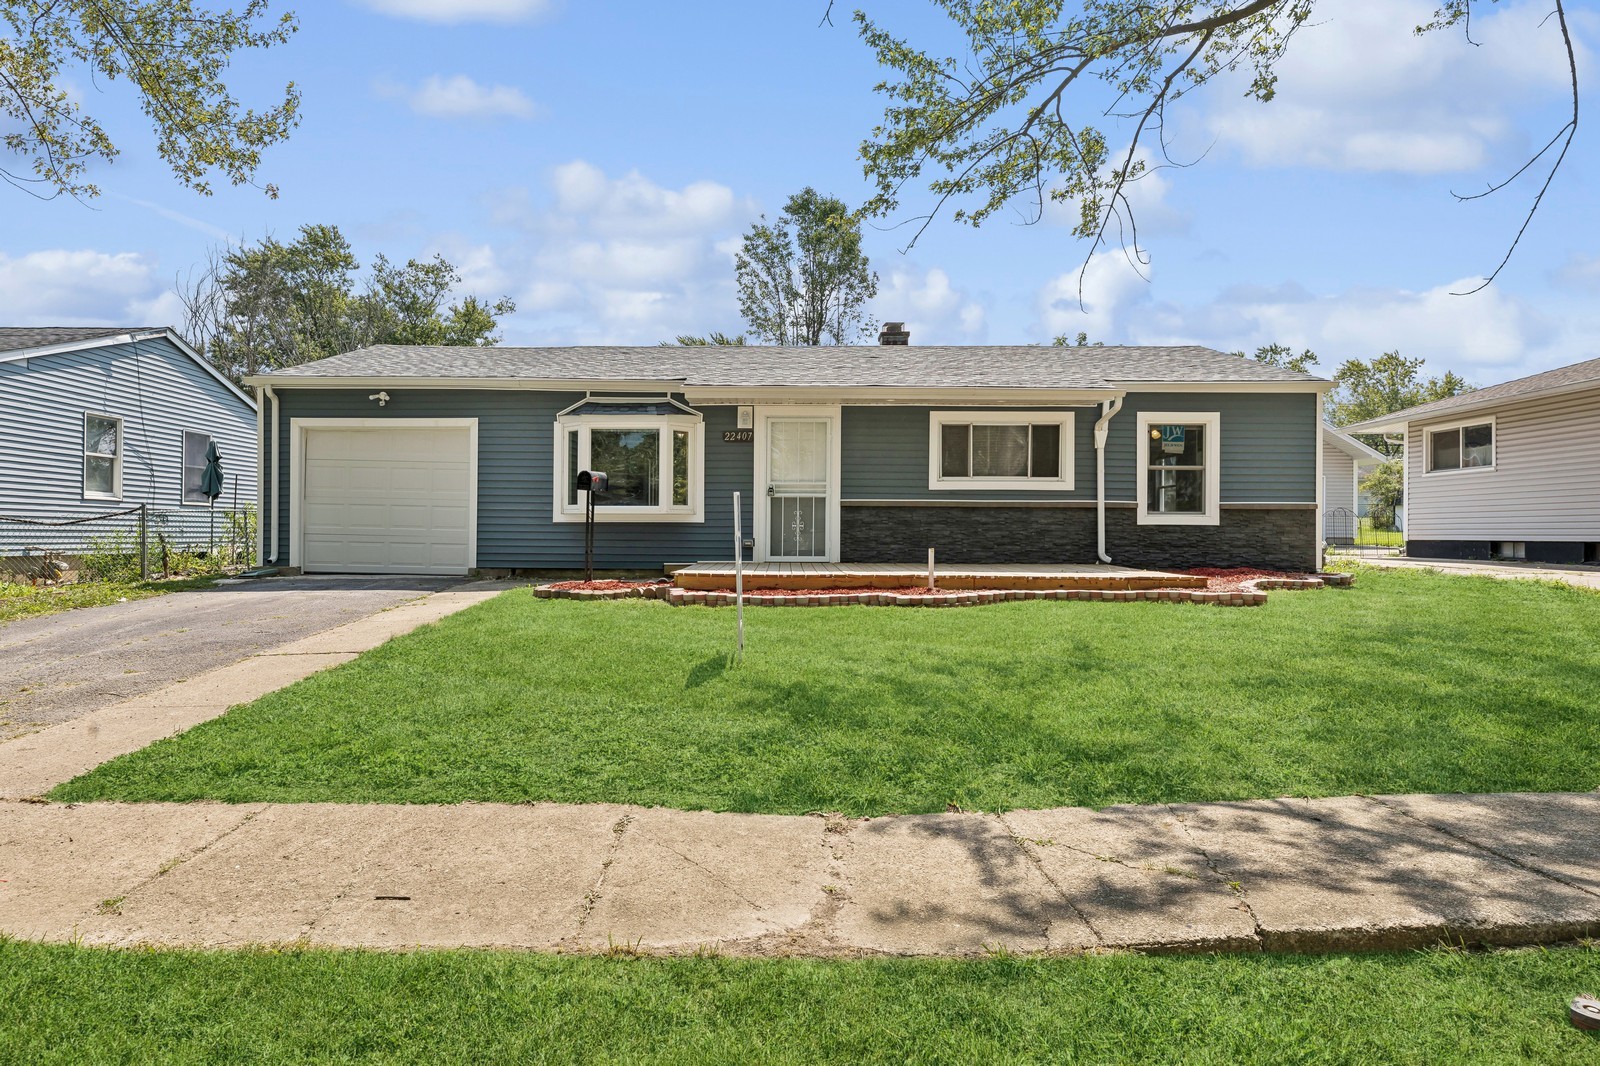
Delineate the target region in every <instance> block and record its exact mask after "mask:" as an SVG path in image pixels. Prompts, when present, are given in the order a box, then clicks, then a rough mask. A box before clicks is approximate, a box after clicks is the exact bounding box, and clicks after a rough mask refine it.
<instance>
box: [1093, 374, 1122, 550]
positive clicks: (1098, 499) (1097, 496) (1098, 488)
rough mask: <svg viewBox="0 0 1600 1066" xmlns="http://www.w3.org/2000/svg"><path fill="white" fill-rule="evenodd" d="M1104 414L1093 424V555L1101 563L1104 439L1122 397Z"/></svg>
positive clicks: (1110, 402) (1103, 546) (1114, 399)
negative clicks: (1097, 557)
mask: <svg viewBox="0 0 1600 1066" xmlns="http://www.w3.org/2000/svg"><path fill="white" fill-rule="evenodd" d="M1101 410H1102V411H1103V412H1104V413H1103V414H1101V416H1100V419H1099V421H1097V422H1096V423H1095V424H1094V481H1095V487H1094V504H1095V554H1096V555H1097V556H1099V558H1100V561H1101V562H1102V563H1109V562H1110V561H1111V556H1109V555H1107V554H1106V439H1107V438H1108V437H1110V435H1111V419H1112V418H1113V417H1115V416H1116V413H1117V412H1118V411H1120V410H1122V397H1121V396H1115V397H1112V398H1111V399H1109V400H1107V401H1106V402H1105V403H1104V404H1103V405H1102V407H1101Z"/></svg>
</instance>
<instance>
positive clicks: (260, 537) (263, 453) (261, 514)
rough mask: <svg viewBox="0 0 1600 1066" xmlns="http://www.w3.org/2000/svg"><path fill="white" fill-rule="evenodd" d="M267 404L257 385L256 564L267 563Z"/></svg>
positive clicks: (262, 564)
mask: <svg viewBox="0 0 1600 1066" xmlns="http://www.w3.org/2000/svg"><path fill="white" fill-rule="evenodd" d="M266 517H267V405H266V403H265V402H264V401H263V400H262V398H261V386H260V385H257V386H256V565H257V566H265V565H267V524H266V522H265V521H264V519H265V518H266Z"/></svg>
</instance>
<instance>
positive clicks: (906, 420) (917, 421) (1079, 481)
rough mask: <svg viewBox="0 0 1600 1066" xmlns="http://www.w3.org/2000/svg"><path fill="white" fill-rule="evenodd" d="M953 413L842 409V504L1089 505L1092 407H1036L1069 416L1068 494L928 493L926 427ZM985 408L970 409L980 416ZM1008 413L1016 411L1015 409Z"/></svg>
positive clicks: (1094, 414) (1023, 491) (1091, 491)
mask: <svg viewBox="0 0 1600 1066" xmlns="http://www.w3.org/2000/svg"><path fill="white" fill-rule="evenodd" d="M954 410H966V409H965V408H957V407H846V408H845V409H844V411H843V414H842V416H841V417H842V419H843V423H844V425H843V428H842V429H841V430H840V441H841V449H842V454H841V460H842V463H843V466H844V469H843V471H842V472H841V475H840V479H839V480H840V482H841V484H840V499H844V500H1092V499H1094V423H1095V419H1097V418H1098V417H1100V412H1099V410H1098V409H1097V408H1094V407H1063V408H1047V407H1039V408H1034V410H1040V411H1046V410H1050V411H1056V410H1059V411H1063V412H1066V411H1070V412H1071V413H1072V456H1073V459H1072V461H1073V480H1072V485H1073V487H1072V490H1071V491H1070V492H1062V491H1055V492H1040V491H1037V490H1030V489H1011V490H999V489H965V490H957V491H949V490H946V489H938V490H934V489H930V488H928V423H929V419H930V417H931V415H932V412H934V411H954ZM983 410H984V409H983V408H973V409H972V411H973V413H974V415H979V414H980V413H981V411H983ZM1012 410H1015V408H1013V409H1012Z"/></svg>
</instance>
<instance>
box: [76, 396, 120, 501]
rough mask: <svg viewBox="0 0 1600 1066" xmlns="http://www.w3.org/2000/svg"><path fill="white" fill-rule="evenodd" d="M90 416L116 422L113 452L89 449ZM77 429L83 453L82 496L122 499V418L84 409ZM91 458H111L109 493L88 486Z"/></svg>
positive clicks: (94, 498) (98, 498) (79, 444)
mask: <svg viewBox="0 0 1600 1066" xmlns="http://www.w3.org/2000/svg"><path fill="white" fill-rule="evenodd" d="M91 418H99V419H103V420H104V421H107V422H115V423H116V424H117V450H116V452H115V453H114V454H111V455H107V454H106V453H105V452H91V451H90V450H89V419H91ZM79 430H80V432H79V434H78V446H79V450H80V451H81V452H82V453H83V498H84V499H86V500H120V499H122V449H123V444H124V435H123V427H122V419H120V418H118V417H117V416H116V415H106V414H101V413H100V412H99V411H85V412H83V421H82V422H81V423H80V424H79ZM91 458H94V459H110V460H111V484H112V489H111V491H110V492H109V493H106V492H96V491H94V490H93V489H91V488H89V460H90V459H91Z"/></svg>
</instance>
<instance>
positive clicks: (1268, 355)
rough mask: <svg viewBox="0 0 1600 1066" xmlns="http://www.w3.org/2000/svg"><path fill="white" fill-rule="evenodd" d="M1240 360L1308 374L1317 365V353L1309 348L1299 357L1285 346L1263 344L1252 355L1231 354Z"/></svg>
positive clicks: (1242, 353)
mask: <svg viewBox="0 0 1600 1066" xmlns="http://www.w3.org/2000/svg"><path fill="white" fill-rule="evenodd" d="M1230 354H1232V355H1237V356H1238V357H1239V358H1240V359H1254V360H1255V361H1256V362H1258V363H1266V364H1267V365H1268V366H1275V367H1280V368H1282V369H1284V370H1293V371H1294V372H1295V373H1297V374H1309V373H1311V368H1312V367H1314V366H1316V365H1317V362H1318V360H1317V353H1316V352H1314V351H1312V350H1311V349H1310V348H1307V349H1305V350H1304V351H1302V352H1301V353H1300V354H1299V355H1296V354H1294V349H1293V348H1291V347H1289V346H1288V345H1287V344H1263V345H1262V346H1261V347H1259V348H1257V349H1256V351H1255V354H1254V355H1245V353H1244V352H1232V353H1230Z"/></svg>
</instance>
